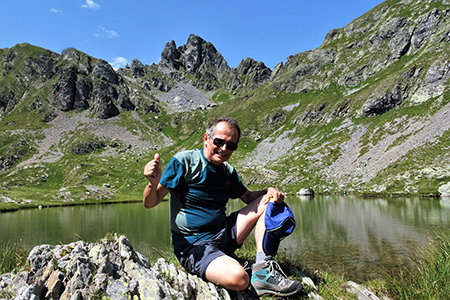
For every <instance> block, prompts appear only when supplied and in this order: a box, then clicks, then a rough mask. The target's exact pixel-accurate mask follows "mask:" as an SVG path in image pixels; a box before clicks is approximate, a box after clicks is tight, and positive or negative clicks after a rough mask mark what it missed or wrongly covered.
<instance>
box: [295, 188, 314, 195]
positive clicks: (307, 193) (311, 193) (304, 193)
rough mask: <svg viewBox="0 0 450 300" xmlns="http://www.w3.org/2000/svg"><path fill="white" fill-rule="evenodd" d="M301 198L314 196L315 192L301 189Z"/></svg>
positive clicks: (299, 193)
mask: <svg viewBox="0 0 450 300" xmlns="http://www.w3.org/2000/svg"><path fill="white" fill-rule="evenodd" d="M297 195H299V196H314V191H313V190H311V189H308V188H301V189H300V191H298V192H297Z"/></svg>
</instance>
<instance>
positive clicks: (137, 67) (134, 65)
mask: <svg viewBox="0 0 450 300" xmlns="http://www.w3.org/2000/svg"><path fill="white" fill-rule="evenodd" d="M130 69H131V74H132V75H133V77H134V78H139V77H142V76H145V75H146V74H147V71H146V70H145V68H144V65H143V64H142V63H141V62H140V61H139V60H137V59H133V60H132V61H131V65H130Z"/></svg>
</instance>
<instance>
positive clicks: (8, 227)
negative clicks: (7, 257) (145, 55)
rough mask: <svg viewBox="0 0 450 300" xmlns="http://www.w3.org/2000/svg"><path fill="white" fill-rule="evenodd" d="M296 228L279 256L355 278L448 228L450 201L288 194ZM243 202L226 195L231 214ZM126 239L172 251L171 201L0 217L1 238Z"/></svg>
mask: <svg viewBox="0 0 450 300" xmlns="http://www.w3.org/2000/svg"><path fill="white" fill-rule="evenodd" d="M285 201H286V203H288V205H289V206H290V208H291V209H292V211H293V212H294V215H295V219H296V228H295V230H294V232H293V233H292V234H291V235H290V236H289V237H287V238H286V239H284V240H283V241H282V242H281V245H280V249H279V253H281V252H282V253H283V254H284V255H287V256H288V257H299V258H300V259H301V261H303V262H304V264H305V265H306V266H307V268H309V269H313V270H316V269H320V270H324V271H332V272H336V273H338V274H342V275H345V276H346V277H347V278H348V279H351V280H357V281H359V282H361V281H363V280H368V279H375V278H379V277H383V274H385V272H386V271H389V270H392V269H395V268H399V267H403V266H406V265H408V264H409V263H410V261H411V260H410V258H411V257H412V256H413V255H415V254H417V250H418V249H421V248H423V247H426V246H427V245H428V244H429V241H430V238H432V237H433V235H435V233H436V232H439V230H441V229H446V228H449V225H450V199H445V198H442V199H437V198H419V197H410V198H368V199H366V198H359V197H356V196H348V195H346V196H322V195H319V196H315V197H303V196H288V197H286V200H285ZM242 207H243V203H242V202H241V201H240V200H230V201H229V203H228V211H229V212H232V211H235V210H238V209H240V208H242ZM111 232H117V233H119V234H124V235H125V236H127V237H128V239H129V240H130V242H131V244H132V245H133V247H134V248H135V249H136V250H137V251H142V250H143V249H146V251H155V252H156V253H159V252H161V253H167V252H168V251H171V242H170V225H169V203H168V202H167V201H164V202H162V203H161V204H160V205H158V206H157V207H154V208H152V209H145V208H144V207H143V205H142V203H124V204H102V205H85V206H66V207H55V208H43V209H24V210H19V211H14V212H7V213H1V214H0V242H20V243H21V244H22V246H23V247H25V249H27V250H31V249H32V248H33V247H34V246H36V245H41V244H50V245H57V244H68V243H71V242H74V241H78V240H84V241H86V242H95V241H97V240H99V239H101V238H102V237H104V236H105V235H107V234H108V233H111Z"/></svg>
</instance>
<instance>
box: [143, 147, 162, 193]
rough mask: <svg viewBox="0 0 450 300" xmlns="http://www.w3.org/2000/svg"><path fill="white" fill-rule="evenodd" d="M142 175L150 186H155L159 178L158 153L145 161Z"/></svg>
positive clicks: (159, 164)
mask: <svg viewBox="0 0 450 300" xmlns="http://www.w3.org/2000/svg"><path fill="white" fill-rule="evenodd" d="M144 176H145V177H147V179H148V181H150V183H151V184H152V186H155V187H156V186H157V185H158V183H159V180H160V179H161V163H160V162H159V154H158V153H156V154H155V158H154V159H153V160H151V161H149V162H148V163H147V165H146V166H145V168H144Z"/></svg>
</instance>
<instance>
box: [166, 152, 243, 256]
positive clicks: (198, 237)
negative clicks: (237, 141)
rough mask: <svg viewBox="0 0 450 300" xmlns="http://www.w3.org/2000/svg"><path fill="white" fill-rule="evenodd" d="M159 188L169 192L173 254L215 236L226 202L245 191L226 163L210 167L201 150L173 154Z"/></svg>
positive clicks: (223, 216)
mask: <svg viewBox="0 0 450 300" xmlns="http://www.w3.org/2000/svg"><path fill="white" fill-rule="evenodd" d="M160 184H161V185H162V186H164V187H165V188H167V189H168V190H169V191H170V194H169V203H170V226H171V230H172V243H173V246H174V250H175V253H176V254H177V253H179V252H180V251H182V250H183V249H184V248H186V247H187V246H189V245H190V244H193V243H195V242H197V241H202V240H206V239H209V238H211V237H212V236H213V235H214V234H216V233H217V232H219V231H220V230H221V229H222V228H223V226H224V221H225V218H226V205H227V202H228V200H229V199H230V198H231V199H235V198H239V197H240V196H242V195H243V194H244V193H245V192H246V191H247V187H246V186H245V185H244V184H243V183H242V181H241V179H240V178H239V175H238V174H237V172H236V170H235V169H234V168H233V167H232V166H231V165H230V164H228V163H226V162H225V163H222V164H220V165H214V164H211V163H210V162H209V161H208V160H207V159H206V158H205V156H204V155H203V150H202V149H195V150H189V151H183V152H179V153H177V154H176V155H175V156H174V157H173V158H172V159H171V160H170V162H169V163H168V165H167V167H166V169H165V170H164V173H163V174H162V176H161V180H160Z"/></svg>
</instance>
